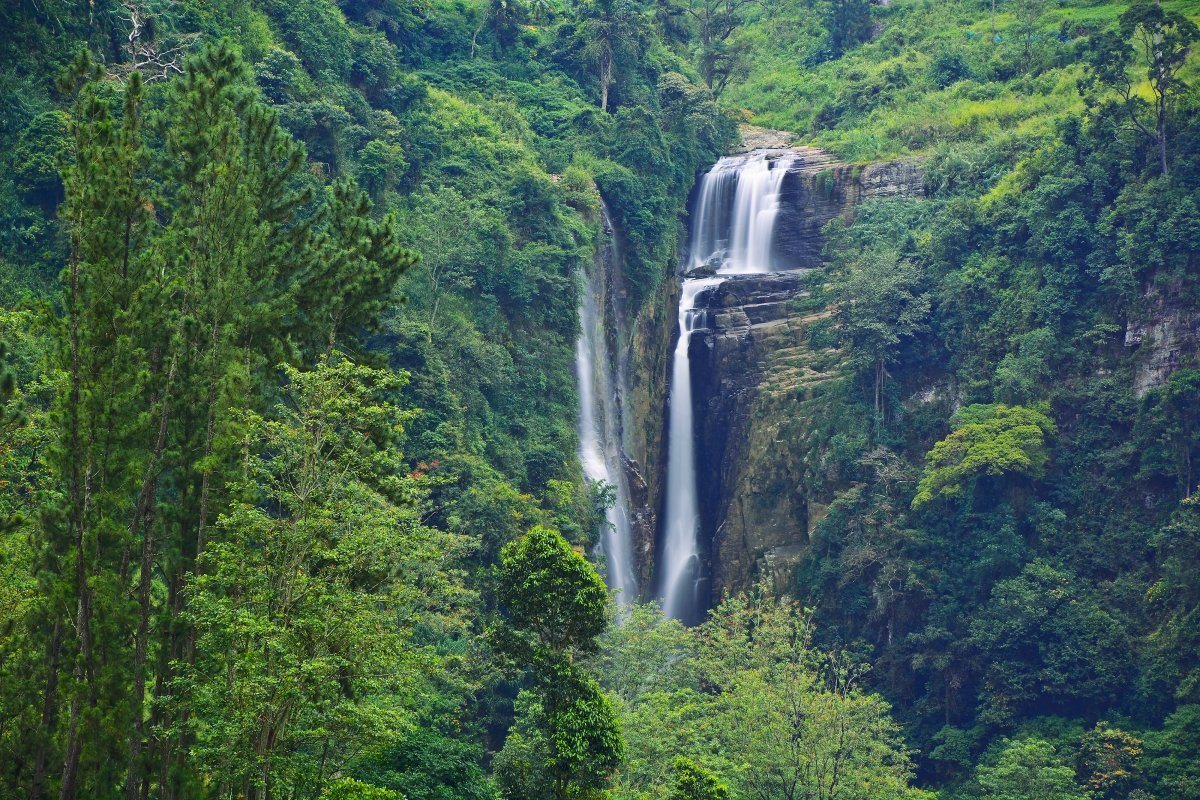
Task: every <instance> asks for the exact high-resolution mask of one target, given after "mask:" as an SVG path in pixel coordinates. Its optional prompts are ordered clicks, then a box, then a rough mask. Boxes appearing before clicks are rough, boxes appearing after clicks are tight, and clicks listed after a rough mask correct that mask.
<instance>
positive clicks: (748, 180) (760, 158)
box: [690, 150, 795, 275]
mask: <svg viewBox="0 0 1200 800" xmlns="http://www.w3.org/2000/svg"><path fill="white" fill-rule="evenodd" d="M794 162H795V156H793V155H791V154H790V153H787V152H783V153H780V152H778V151H770V150H767V151H759V152H754V153H750V154H748V155H742V156H727V157H725V158H722V159H721V160H720V161H718V162H717V164H716V165H715V166H714V167H713V168H712V170H710V171H709V172H708V173H707V174H705V175H704V177H703V178H701V180H700V188H699V191H698V193H697V197H696V208H695V211H694V216H693V222H692V240H691V258H690V263H691V269H695V268H697V267H701V266H704V265H705V264H711V263H713V262H714V261H715V262H717V263H718V267H719V268H718V272H720V273H722V274H726V275H742V274H753V273H759V272H770V271H771V270H772V269H773V268H774V259H773V257H772V250H773V246H774V242H775V221H776V218H777V217H778V216H779V196H780V190H781V189H782V188H783V179H784V177H785V176H786V175H787V173H788V170H789V169H790V168H791V166H792V164H793V163H794Z"/></svg>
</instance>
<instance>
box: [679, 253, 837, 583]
mask: <svg viewBox="0 0 1200 800" xmlns="http://www.w3.org/2000/svg"><path fill="white" fill-rule="evenodd" d="M813 277H815V275H814V274H813V273H811V272H810V271H808V270H796V271H789V272H778V273H771V274H766V275H744V276H731V277H730V278H729V279H727V280H726V281H725V282H724V283H722V284H720V285H719V286H717V287H715V288H713V289H710V290H708V291H706V292H704V293H702V294H701V295H700V296H699V297H698V298H697V307H698V308H703V309H704V311H705V319H704V328H703V329H702V330H699V331H697V332H696V333H695V334H693V336H692V340H691V343H690V345H689V347H690V350H689V353H690V356H691V358H690V361H691V368H692V390H693V393H694V395H693V399H694V402H695V404H696V418H697V420H699V424H698V428H697V432H696V435H697V445H698V446H697V454H698V460H699V463H698V467H699V470H698V473H699V476H700V481H701V483H700V487H699V489H700V513H701V528H702V531H704V532H706V533H707V535H706V536H703V537H702V541H704V542H708V543H709V546H708V548H707V552H706V553H705V557H706V559H705V560H706V562H707V567H708V568H707V570H706V572H707V574H709V575H710V576H711V578H712V583H711V586H712V591H713V593H714V596H720V594H721V593H722V592H724V591H725V590H727V589H730V590H736V589H740V588H745V587H746V586H748V585H749V584H750V583H751V582H752V581H753V580H754V577H755V576H756V575H758V574H760V573H761V571H762V569H763V568H764V567H766V566H767V562H770V564H771V565H772V568H775V569H778V568H779V566H778V565H779V563H780V561H781V560H782V561H784V562H787V561H790V560H794V559H795V558H798V557H799V556H800V555H801V554H802V553H803V552H804V549H805V546H806V544H807V542H808V533H809V531H810V529H811V526H812V524H814V518H815V517H816V516H817V515H819V514H820V513H821V511H820V508H819V504H816V503H814V502H812V501H810V499H809V498H808V497H807V496H805V493H804V491H803V489H802V488H801V487H800V484H799V481H797V480H796V476H797V475H798V474H799V472H800V467H799V465H797V464H794V463H792V461H793V459H794V458H795V457H796V453H795V451H794V450H793V449H792V448H791V447H790V444H791V443H790V442H787V441H783V440H781V439H779V438H778V435H779V430H780V423H781V422H783V421H784V420H785V419H786V417H782V416H780V415H781V414H786V409H785V406H788V405H789V404H791V403H792V401H793V400H795V399H797V398H803V397H805V396H806V395H808V394H809V393H810V392H811V391H812V389H813V388H814V387H816V386H818V385H819V384H821V383H823V382H824V381H826V380H828V379H829V378H830V377H831V373H830V372H828V371H827V369H826V367H827V365H828V364H829V363H831V362H836V361H837V359H838V356H837V354H836V353H834V354H833V357H832V358H831V357H830V352H829V351H814V350H813V349H812V348H811V347H810V346H809V345H808V343H807V342H808V328H809V327H810V326H811V325H812V324H813V323H815V322H817V321H818V320H820V319H822V318H824V317H825V316H826V314H825V313H822V312H817V313H814V312H807V311H805V310H803V303H802V301H803V299H804V298H805V297H807V296H808V294H809V293H808V289H807V283H808V281H809V280H810V279H812V278H813ZM779 577H780V579H782V573H781V575H780V576H779Z"/></svg>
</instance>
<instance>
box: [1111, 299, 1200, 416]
mask: <svg viewBox="0 0 1200 800" xmlns="http://www.w3.org/2000/svg"><path fill="white" fill-rule="evenodd" d="M1186 294H1187V289H1186V288H1185V287H1184V286H1182V285H1180V284H1178V283H1176V284H1167V285H1163V284H1160V283H1158V282H1157V281H1156V282H1154V283H1152V284H1151V285H1150V287H1149V288H1148V289H1147V290H1146V293H1145V294H1144V295H1143V297H1142V303H1141V304H1140V305H1141V307H1140V308H1139V309H1137V311H1136V312H1135V313H1134V315H1133V317H1132V318H1131V319H1130V321H1129V323H1128V325H1127V327H1126V329H1125V347H1126V349H1127V350H1128V351H1129V352H1130V353H1131V354H1132V356H1133V362H1134V375H1133V388H1134V391H1135V392H1136V394H1137V396H1138V397H1141V396H1143V395H1144V394H1146V392H1148V391H1150V390H1151V389H1154V388H1156V387H1158V386H1162V385H1163V384H1164V383H1166V382H1167V380H1168V379H1169V378H1170V377H1171V373H1173V372H1174V371H1175V370H1177V369H1181V368H1183V367H1188V366H1195V365H1196V364H1197V363H1198V362H1200V316H1197V315H1196V312H1195V309H1196V303H1195V301H1194V300H1192V299H1190V298H1188V297H1187V296H1186Z"/></svg>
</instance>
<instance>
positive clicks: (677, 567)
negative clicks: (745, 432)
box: [659, 278, 721, 622]
mask: <svg viewBox="0 0 1200 800" xmlns="http://www.w3.org/2000/svg"><path fill="white" fill-rule="evenodd" d="M720 283H721V281H720V279H718V278H698V279H695V280H685V281H684V282H683V288H682V290H681V292H680V296H679V339H678V341H676V343H675V356H674V359H673V361H672V363H671V393H670V398H669V399H668V401H667V406H668V413H669V414H670V417H669V422H670V427H669V428H668V430H667V503H666V509H665V511H664V514H663V536H662V559H661V563H660V566H659V570H660V573H661V574H662V576H663V577H662V589H663V591H662V601H663V611H664V612H666V614H667V615H668V616H671V617H675V618H676V619H681V620H684V621H685V622H691V621H693V620H694V619H695V617H696V616H697V614H698V613H701V612H702V611H703V609H701V608H699V606H700V602H699V600H700V599H699V597H698V593H699V592H698V588H699V579H700V577H701V575H700V543H699V540H698V538H697V535H696V534H697V533H698V532H699V528H700V503H699V499H698V498H697V496H696V453H695V429H694V425H693V420H692V376H691V364H690V362H689V361H688V344H689V342H690V341H691V333H692V331H693V330H694V328H695V325H696V322H697V320H698V319H699V320H703V314H700V313H697V312H696V310H695V308H694V306H695V302H696V296H697V295H699V294H700V292H702V291H704V290H705V289H708V288H711V287H713V286H717V285H718V284H720Z"/></svg>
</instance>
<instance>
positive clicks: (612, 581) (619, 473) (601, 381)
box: [575, 209, 638, 605]
mask: <svg viewBox="0 0 1200 800" xmlns="http://www.w3.org/2000/svg"><path fill="white" fill-rule="evenodd" d="M602 211H603V214H604V222H605V230H606V233H608V234H609V241H608V243H607V244H606V245H604V246H603V247H602V248H601V249H600V250H599V251H598V252H597V258H596V259H595V260H594V262H593V264H592V268H591V270H590V271H586V272H585V273H584V275H583V276H582V278H583V280H582V281H581V283H582V287H581V292H580V299H579V322H580V333H579V338H578V339H577V340H576V342H575V375H576V378H577V379H578V381H579V461H580V463H581V464H582V465H583V472H584V475H585V476H586V478H587V480H588V483H589V484H592V485H596V484H599V483H601V482H603V485H605V486H608V487H610V488H611V491H612V492H613V497H612V500H613V503H612V504H611V505H610V506H609V508H608V509H607V511H606V512H605V516H606V519H605V525H604V529H603V530H602V531H601V532H600V544H599V549H600V554H601V555H602V556H603V559H604V562H605V568H606V576H605V577H606V580H607V583H608V586H609V588H610V589H612V590H614V591H616V592H617V602H618V603H620V604H622V605H627V604H629V603H631V602H633V601H634V600H635V599H636V598H637V596H638V587H637V578H636V577H635V571H634V564H633V535H632V525H631V518H630V501H629V484H628V482H627V480H626V478H625V468H624V464H623V454H622V449H621V440H622V422H621V398H620V396H619V392H620V388H621V381H620V379H619V376H618V374H617V372H616V369H615V367H614V364H615V363H616V360H615V359H614V358H613V356H612V353H611V352H610V347H609V338H608V337H607V336H606V335H605V313H604V311H605V305H604V302H603V301H604V299H605V298H606V297H609V296H610V294H611V293H610V292H609V285H610V283H609V278H610V277H611V276H610V275H609V274H608V273H609V271H610V270H612V269H619V268H620V264H619V263H615V261H616V259H615V258H614V252H613V243H612V237H611V224H610V223H609V220H608V213H607V210H606V209H602ZM613 299H614V302H616V298H613Z"/></svg>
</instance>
